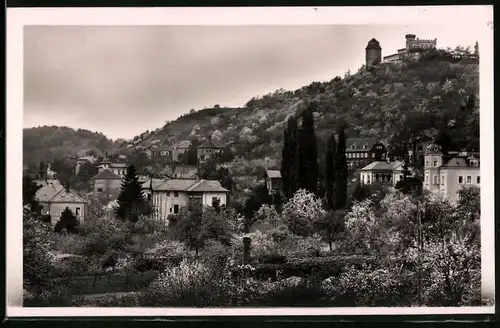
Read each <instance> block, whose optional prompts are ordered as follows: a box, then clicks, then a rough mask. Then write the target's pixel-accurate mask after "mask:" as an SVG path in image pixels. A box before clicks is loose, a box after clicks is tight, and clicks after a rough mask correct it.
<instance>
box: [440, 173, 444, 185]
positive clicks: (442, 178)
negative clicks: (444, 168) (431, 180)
mask: <svg viewBox="0 0 500 328" xmlns="http://www.w3.org/2000/svg"><path fill="white" fill-rule="evenodd" d="M441 185H444V175H442V176H441Z"/></svg>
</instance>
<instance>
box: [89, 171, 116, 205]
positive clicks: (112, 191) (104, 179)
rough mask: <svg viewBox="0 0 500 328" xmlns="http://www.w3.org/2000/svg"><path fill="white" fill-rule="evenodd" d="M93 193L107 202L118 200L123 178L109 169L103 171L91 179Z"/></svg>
mask: <svg viewBox="0 0 500 328" xmlns="http://www.w3.org/2000/svg"><path fill="white" fill-rule="evenodd" d="M90 183H91V186H92V191H93V192H94V193H95V194H97V195H100V196H101V197H102V198H103V199H105V200H106V201H110V200H113V199H116V198H117V197H118V195H119V194H120V190H121V185H122V177H121V176H119V175H117V174H115V173H114V172H112V171H111V170H109V169H101V170H100V171H99V173H97V175H95V176H93V177H92V178H91V179H90Z"/></svg>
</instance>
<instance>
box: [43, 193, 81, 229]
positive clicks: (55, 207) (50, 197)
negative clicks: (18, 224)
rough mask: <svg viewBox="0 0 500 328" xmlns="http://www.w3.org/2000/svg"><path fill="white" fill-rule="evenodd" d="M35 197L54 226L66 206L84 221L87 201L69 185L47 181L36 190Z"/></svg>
mask: <svg viewBox="0 0 500 328" xmlns="http://www.w3.org/2000/svg"><path fill="white" fill-rule="evenodd" d="M35 197H36V199H37V200H38V202H39V203H40V205H41V206H42V214H44V215H50V223H51V224H52V225H53V226H54V225H55V224H56V223H57V222H58V221H59V219H60V218H61V214H62V212H63V211H64V210H65V209H66V208H69V209H70V210H71V212H73V214H74V215H75V216H76V217H77V218H78V220H79V221H80V222H83V221H84V218H85V205H86V204H87V201H86V200H85V199H84V198H83V197H82V196H80V195H79V194H78V193H77V192H76V191H74V190H73V189H70V188H69V187H68V186H66V187H63V186H62V185H61V184H60V183H47V184H45V185H44V186H42V187H41V188H40V189H38V190H37V191H36V194H35Z"/></svg>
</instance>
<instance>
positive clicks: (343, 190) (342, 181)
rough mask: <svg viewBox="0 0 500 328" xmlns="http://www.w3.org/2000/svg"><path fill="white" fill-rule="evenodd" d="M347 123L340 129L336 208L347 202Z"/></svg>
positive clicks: (336, 157) (336, 166)
mask: <svg viewBox="0 0 500 328" xmlns="http://www.w3.org/2000/svg"><path fill="white" fill-rule="evenodd" d="M345 143H346V138H345V125H342V126H341V127H340V130H339V139H338V143H337V155H336V156H335V169H336V170H335V172H336V175H335V208H336V209H340V208H343V207H344V206H345V205H346V203H347V173H348V171H347V160H346V157H345Z"/></svg>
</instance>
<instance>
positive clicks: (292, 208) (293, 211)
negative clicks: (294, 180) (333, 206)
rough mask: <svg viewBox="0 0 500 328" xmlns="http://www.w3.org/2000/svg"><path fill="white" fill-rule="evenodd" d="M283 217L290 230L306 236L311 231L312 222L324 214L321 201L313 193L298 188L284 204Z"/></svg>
mask: <svg viewBox="0 0 500 328" xmlns="http://www.w3.org/2000/svg"><path fill="white" fill-rule="evenodd" d="M282 214H283V218H284V220H285V222H286V224H287V225H288V228H289V229H290V231H292V232H293V233H295V234H297V235H302V236H307V235H310V234H311V233H312V231H313V227H314V223H315V222H316V220H317V219H318V218H320V217H321V216H323V215H325V214H326V211H325V210H324V209H323V205H322V201H321V199H320V198H317V197H316V196H314V194H312V193H310V192H308V191H306V190H304V189H299V190H298V191H297V192H296V193H295V194H294V195H293V198H291V199H290V200H289V201H288V202H287V203H286V204H285V205H284V206H283V213H282Z"/></svg>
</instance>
